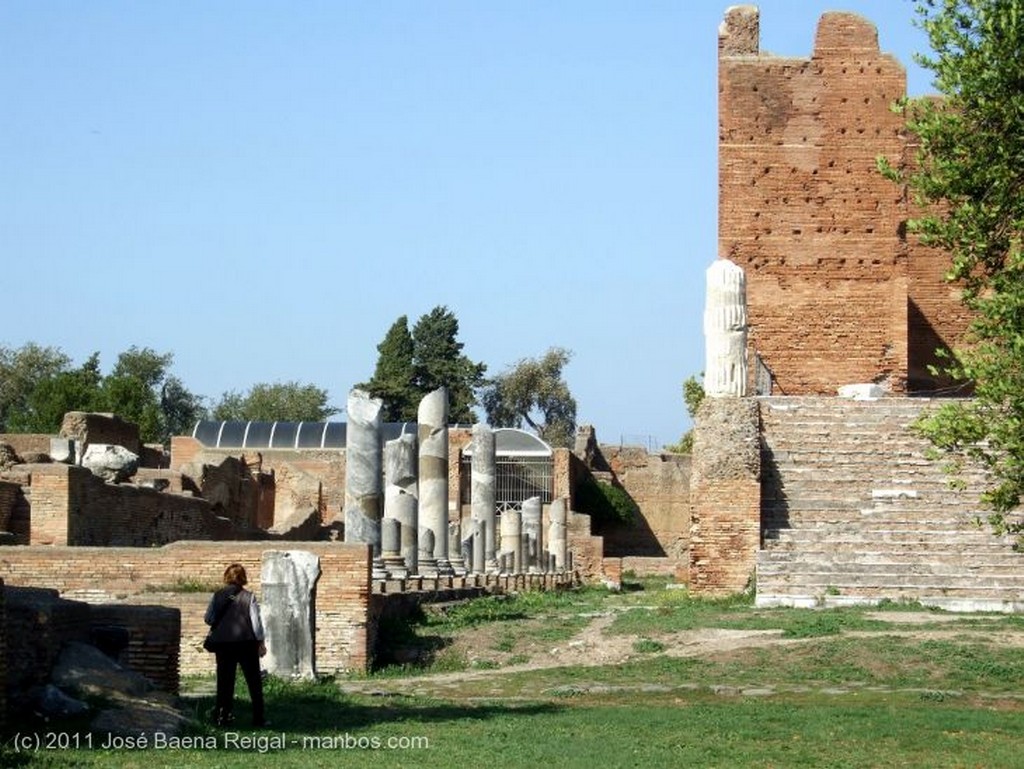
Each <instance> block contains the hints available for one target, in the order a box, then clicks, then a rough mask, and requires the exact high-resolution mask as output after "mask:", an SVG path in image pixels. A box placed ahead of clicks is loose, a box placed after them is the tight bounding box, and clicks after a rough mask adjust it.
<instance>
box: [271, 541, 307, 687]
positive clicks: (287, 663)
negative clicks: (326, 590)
mask: <svg viewBox="0 0 1024 769" xmlns="http://www.w3.org/2000/svg"><path fill="white" fill-rule="evenodd" d="M319 577H320V558H319V557H317V556H316V555H314V554H313V553H309V552H306V551H303V550H290V551H283V550H268V551H266V552H264V553H263V564H262V566H261V568H260V593H261V600H260V609H261V615H262V619H263V627H264V630H265V631H266V638H267V656H266V657H265V658H264V665H265V666H266V669H267V670H268V671H269V672H270V673H273V674H274V675H277V676H282V677H288V678H314V677H315V676H316V658H315V648H316V646H315V643H314V638H315V635H316V622H315V616H316V611H315V609H316V607H315V605H314V600H313V596H314V595H315V593H314V588H315V587H316V582H317V579H319Z"/></svg>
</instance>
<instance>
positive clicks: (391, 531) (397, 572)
mask: <svg viewBox="0 0 1024 769" xmlns="http://www.w3.org/2000/svg"><path fill="white" fill-rule="evenodd" d="M401 546H402V524H400V523H399V522H398V520H397V519H395V518H384V519H383V520H382V521H381V522H380V550H381V558H382V559H383V561H384V571H385V572H386V573H387V578H388V579H405V578H406V577H408V576H409V569H408V568H407V567H406V565H405V559H404V558H403V557H402V554H401V552H399V549H400V548H401Z"/></svg>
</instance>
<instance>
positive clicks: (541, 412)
mask: <svg viewBox="0 0 1024 769" xmlns="http://www.w3.org/2000/svg"><path fill="white" fill-rule="evenodd" d="M571 357H572V352H571V351H569V350H566V349H563V348H561V347H552V348H551V349H549V350H548V351H547V352H546V353H544V355H542V356H541V357H540V358H523V359H522V360H520V361H518V362H516V363H515V364H513V365H512V366H510V367H509V368H508V369H506V370H505V371H504V372H502V373H501V374H498V376H496V377H494V378H492V379H490V380H488V381H487V382H486V383H485V385H484V387H483V390H482V393H481V398H480V400H481V403H482V405H483V407H484V410H485V411H486V412H487V422H488V424H491V425H494V426H495V427H522V426H523V424H524V423H525V424H526V425H528V426H529V427H530V428H531V429H533V431H534V432H536V433H537V435H539V436H540V437H541V438H543V439H544V440H545V441H547V442H548V443H549V444H551V445H552V446H558V447H568V446H571V445H572V442H573V440H574V438H575V435H576V400H575V398H573V397H572V393H571V392H569V385H567V384H566V382H565V379H564V378H563V377H562V369H563V368H564V367H565V366H566V365H567V364H568V363H569V359H570V358H571Z"/></svg>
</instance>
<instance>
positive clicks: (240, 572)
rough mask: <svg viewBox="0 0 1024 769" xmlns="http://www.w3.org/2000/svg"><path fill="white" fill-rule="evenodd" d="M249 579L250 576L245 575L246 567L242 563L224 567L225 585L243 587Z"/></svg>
mask: <svg viewBox="0 0 1024 769" xmlns="http://www.w3.org/2000/svg"><path fill="white" fill-rule="evenodd" d="M248 581H249V578H248V577H247V576H246V575H245V567H244V566H242V564H240V563H233V564H231V565H230V566H228V567H227V568H226V569H224V584H225V585H238V586H239V587H241V586H242V585H244V584H245V583H247V582H248Z"/></svg>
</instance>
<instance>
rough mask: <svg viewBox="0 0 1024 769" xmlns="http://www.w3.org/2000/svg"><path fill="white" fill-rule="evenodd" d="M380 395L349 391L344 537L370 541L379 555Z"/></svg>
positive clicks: (380, 496) (381, 502) (381, 503)
mask: <svg viewBox="0 0 1024 769" xmlns="http://www.w3.org/2000/svg"><path fill="white" fill-rule="evenodd" d="M382 405H383V403H382V401H381V400H380V399H379V398H372V397H370V395H369V393H366V392H363V391H362V390H358V389H355V390H352V391H351V392H350V393H349V395H348V405H347V409H348V426H347V429H346V432H345V541H346V542H367V543H369V544H371V545H373V554H374V556H375V557H379V556H380V519H381V516H382V513H383V499H382V497H383V494H382V478H381V464H382V461H381V434H380V426H381V413H380V412H381V407H382Z"/></svg>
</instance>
